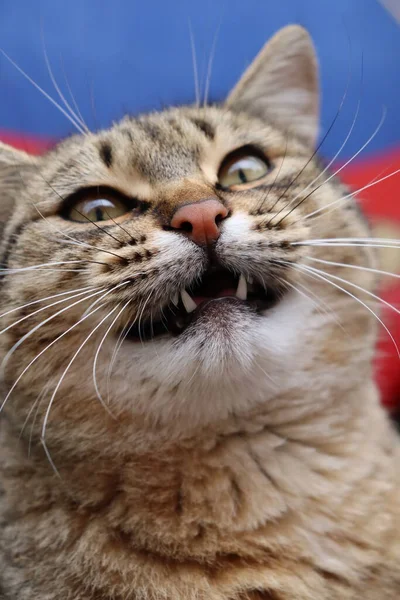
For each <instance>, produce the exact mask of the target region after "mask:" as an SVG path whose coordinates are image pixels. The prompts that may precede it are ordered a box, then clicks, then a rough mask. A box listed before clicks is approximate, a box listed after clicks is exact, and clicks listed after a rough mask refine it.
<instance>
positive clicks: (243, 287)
mask: <svg viewBox="0 0 400 600" xmlns="http://www.w3.org/2000/svg"><path fill="white" fill-rule="evenodd" d="M236 297H237V298H239V299H240V300H247V283H246V279H245V276H244V275H241V276H240V279H239V283H238V286H237V290H236Z"/></svg>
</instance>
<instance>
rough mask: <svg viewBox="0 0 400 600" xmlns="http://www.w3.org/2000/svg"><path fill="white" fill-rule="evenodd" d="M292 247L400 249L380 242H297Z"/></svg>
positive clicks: (397, 246)
mask: <svg viewBox="0 0 400 600" xmlns="http://www.w3.org/2000/svg"><path fill="white" fill-rule="evenodd" d="M291 245H292V246H309V247H310V248H393V249H396V248H400V246H399V245H398V244H392V243H390V242H389V243H388V244H385V243H384V242H378V243H376V244H374V243H368V242H361V243H355V242H343V243H339V244H334V243H317V244H308V243H307V242H296V243H292V244H291Z"/></svg>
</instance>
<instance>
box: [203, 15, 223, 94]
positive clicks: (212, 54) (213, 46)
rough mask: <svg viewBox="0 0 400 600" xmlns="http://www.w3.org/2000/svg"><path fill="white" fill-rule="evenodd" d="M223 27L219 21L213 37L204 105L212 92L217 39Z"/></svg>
mask: <svg viewBox="0 0 400 600" xmlns="http://www.w3.org/2000/svg"><path fill="white" fill-rule="evenodd" d="M220 29H221V22H219V24H218V27H217V29H216V31H215V34H214V37H213V41H212V45H211V51H210V57H209V59H208V64H207V74H206V83H205V86H204V100H203V106H207V102H208V95H209V92H210V83H211V73H212V67H213V63H214V57H215V49H216V47H217V41H218V36H219V31H220Z"/></svg>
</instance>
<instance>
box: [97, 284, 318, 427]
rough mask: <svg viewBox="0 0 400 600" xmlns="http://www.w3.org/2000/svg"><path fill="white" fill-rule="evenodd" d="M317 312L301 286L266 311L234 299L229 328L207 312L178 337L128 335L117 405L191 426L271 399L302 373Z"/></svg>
mask: <svg viewBox="0 0 400 600" xmlns="http://www.w3.org/2000/svg"><path fill="white" fill-rule="evenodd" d="M311 311H312V305H311V303H310V302H309V301H308V300H307V299H305V298H304V297H302V296H299V295H298V294H296V293H295V292H293V293H288V294H287V295H286V296H285V297H284V298H283V299H282V300H281V301H280V302H279V303H278V305H277V306H276V307H274V308H273V309H270V310H268V311H266V313H265V315H264V316H263V317H261V316H259V315H255V314H253V313H252V312H250V311H244V312H243V310H241V309H240V308H238V307H236V306H232V307H231V312H230V314H229V313H228V312H227V314H226V315H225V317H226V318H225V326H224V327H220V326H218V327H217V326H215V323H213V319H209V320H207V319H205V321H204V323H203V324H202V323H200V322H197V324H196V327H195V329H194V330H193V331H189V330H186V332H185V333H184V334H181V336H179V337H177V338H172V337H168V338H160V339H155V340H154V341H149V342H146V343H145V344H140V343H130V342H126V343H125V344H123V346H122V348H121V351H120V353H119V359H118V360H117V362H116V365H115V369H114V371H113V378H112V381H113V385H112V388H114V389H115V392H116V393H115V395H114V394H112V398H111V401H112V404H114V403H115V404H120V405H121V403H122V405H123V406H124V407H125V408H126V407H127V405H129V406H130V407H131V408H132V410H133V411H134V412H138V413H140V414H143V415H147V416H150V414H151V415H152V416H153V418H154V419H156V421H157V422H159V423H160V422H163V423H164V424H168V425H171V422H172V421H173V422H175V423H178V424H179V423H181V424H182V426H183V427H184V428H185V431H186V432H187V427H188V426H193V427H196V426H202V425H206V424H207V423H209V422H210V421H213V420H217V419H224V418H226V417H228V416H229V414H230V413H232V412H240V411H242V410H246V409H248V408H251V407H252V405H255V404H256V403H259V402H265V401H267V400H268V398H270V397H271V396H273V395H275V394H276V393H277V392H278V391H279V390H280V387H281V385H282V381H286V382H287V383H289V380H292V379H293V377H294V376H295V374H296V373H297V375H298V374H299V373H300V372H301V361H302V356H303V355H304V340H305V336H304V335H302V334H301V330H305V329H307V328H309V325H307V323H309V319H308V316H309V315H310V313H311ZM100 383H101V382H100ZM133 390H134V391H133ZM182 417H184V418H183V421H182ZM178 428H179V425H178Z"/></svg>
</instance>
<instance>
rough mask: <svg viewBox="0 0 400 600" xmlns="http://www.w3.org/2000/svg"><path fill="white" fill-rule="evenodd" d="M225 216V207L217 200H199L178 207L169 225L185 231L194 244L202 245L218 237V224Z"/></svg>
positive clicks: (226, 214) (226, 213)
mask: <svg viewBox="0 0 400 600" xmlns="http://www.w3.org/2000/svg"><path fill="white" fill-rule="evenodd" d="M227 216H228V211H227V209H226V208H225V206H224V205H223V204H221V202H219V201H218V200H215V199H214V198H211V199H210V200H200V201H198V202H193V203H191V204H186V205H185V206H181V207H180V208H178V210H177V211H176V213H175V214H174V216H173V217H172V219H171V227H173V228H174V229H177V230H179V231H181V232H182V233H185V234H186V235H187V236H188V238H189V239H191V240H192V241H193V242H194V243H195V244H198V245H199V246H204V245H209V244H212V243H213V242H215V241H216V240H217V239H218V238H219V236H220V234H221V232H220V229H219V224H220V223H221V221H222V220H223V219H225V218H226V217H227Z"/></svg>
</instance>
